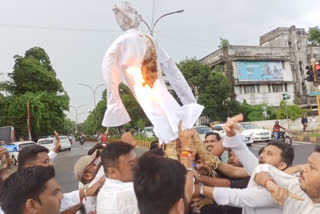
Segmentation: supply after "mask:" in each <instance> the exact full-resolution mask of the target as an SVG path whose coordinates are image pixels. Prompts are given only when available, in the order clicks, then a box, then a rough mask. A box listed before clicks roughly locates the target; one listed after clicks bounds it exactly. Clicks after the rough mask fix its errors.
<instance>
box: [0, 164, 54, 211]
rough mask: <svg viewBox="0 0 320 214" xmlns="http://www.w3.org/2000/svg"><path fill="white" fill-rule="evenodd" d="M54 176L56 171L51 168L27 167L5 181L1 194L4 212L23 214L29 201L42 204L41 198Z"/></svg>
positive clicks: (0, 199) (0, 198) (0, 201)
mask: <svg viewBox="0 0 320 214" xmlns="http://www.w3.org/2000/svg"><path fill="white" fill-rule="evenodd" d="M54 176H55V171H54V168H53V167H51V166H49V167H27V168H22V169H20V170H18V171H16V172H15V173H13V174H12V175H10V176H9V177H8V178H7V179H6V180H5V181H4V184H3V187H2V191H1V194H0V203H1V208H2V210H3V211H4V212H5V213H6V214H22V212H23V209H24V206H25V203H26V201H27V200H28V199H33V200H36V201H38V202H39V203H41V201H40V198H39V196H40V194H41V193H42V192H43V191H44V190H45V189H46V185H47V182H48V181H49V180H50V179H52V178H54Z"/></svg>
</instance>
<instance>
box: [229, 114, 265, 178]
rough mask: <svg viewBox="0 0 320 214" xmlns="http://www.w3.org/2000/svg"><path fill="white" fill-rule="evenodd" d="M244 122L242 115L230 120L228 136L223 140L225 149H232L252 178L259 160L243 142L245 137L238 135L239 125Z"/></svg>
mask: <svg viewBox="0 0 320 214" xmlns="http://www.w3.org/2000/svg"><path fill="white" fill-rule="evenodd" d="M242 120H243V116H242V114H239V115H236V116H234V117H232V118H231V119H229V120H228V121H227V123H226V124H225V126H224V128H225V130H226V136H225V138H224V140H223V145H224V147H227V148H231V149H232V151H233V152H234V154H235V155H236V156H237V158H238V159H239V160H240V162H241V164H242V165H243V167H244V168H245V170H246V171H247V173H248V174H249V175H250V176H251V175H252V173H253V171H254V169H255V168H256V167H257V166H258V164H259V161H258V158H257V157H256V156H255V155H254V154H253V153H252V152H251V151H250V150H249V148H248V147H247V145H246V144H245V143H244V142H243V138H244V137H243V135H242V134H240V133H238V129H239V125H238V123H239V122H240V121H242Z"/></svg>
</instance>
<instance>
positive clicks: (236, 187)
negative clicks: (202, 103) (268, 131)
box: [0, 115, 320, 214]
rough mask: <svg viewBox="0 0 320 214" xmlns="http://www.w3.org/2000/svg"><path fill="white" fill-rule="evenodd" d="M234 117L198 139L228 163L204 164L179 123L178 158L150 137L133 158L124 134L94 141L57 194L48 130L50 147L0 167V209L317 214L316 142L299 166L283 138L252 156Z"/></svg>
mask: <svg viewBox="0 0 320 214" xmlns="http://www.w3.org/2000/svg"><path fill="white" fill-rule="evenodd" d="M241 119H242V118H241V115H238V116H235V117H233V118H231V119H229V120H228V121H227V123H226V124H225V130H226V136H225V137H224V138H223V139H222V138H221V136H220V135H219V134H217V133H208V134H207V135H206V137H205V141H204V144H203V145H204V146H205V148H206V149H207V154H210V156H216V157H221V156H222V155H223V153H225V152H226V151H227V153H228V161H227V162H223V161H218V163H217V164H216V165H215V166H214V167H213V166H210V165H208V164H207V161H206V160H205V159H204V157H202V156H201V154H200V153H197V151H196V150H195V149H194V148H195V146H194V141H195V136H196V135H197V133H196V132H195V131H194V130H190V129H187V130H182V129H181V123H180V125H179V138H178V139H177V140H176V142H177V151H178V157H177V160H174V159H171V158H167V156H166V153H165V152H164V148H163V147H161V146H160V145H159V143H158V142H156V141H155V142H153V143H152V144H151V147H150V148H151V149H150V151H148V152H146V153H144V154H143V155H142V156H141V157H137V154H136V153H135V149H134V148H135V146H136V141H135V139H134V138H133V136H132V134H131V133H125V134H124V135H123V136H122V138H121V141H119V142H113V143H98V144H97V145H95V146H94V147H93V148H92V149H90V150H89V151H88V155H84V156H83V157H81V158H80V159H79V160H77V162H76V163H75V165H74V174H75V177H76V178H77V179H78V181H79V189H78V190H75V191H73V192H70V193H63V194H62V192H61V187H60V185H59V184H58V182H57V181H56V180H55V169H54V164H53V162H54V159H55V157H56V155H57V152H58V150H59V146H60V143H59V136H58V134H57V133H55V135H56V138H57V144H56V147H55V149H54V150H53V151H48V149H46V148H44V147H42V146H40V145H32V146H28V147H25V148H23V149H22V150H21V151H20V153H19V156H18V169H17V170H16V171H15V172H14V171H12V170H11V169H10V166H9V167H8V166H7V165H6V167H5V168H2V169H1V170H0V206H1V211H0V213H6V214H29V213H30V214H31V213H32V214H51V213H52V214H56V213H88V214H109V213H110V214H135V213H140V214H173V213H176V214H184V213H204V214H209V213H221V214H238V213H239V214H240V213H244V214H266V213H268V214H270V213H272V214H277V213H279V214H280V213H285V214H289V213H290V214H292V213H298V214H299V213H306V214H313V213H314V214H315V213H320V147H316V148H315V151H314V152H313V153H312V154H311V155H310V156H309V158H308V160H306V164H304V165H298V166H292V162H293V160H294V149H293V148H292V146H291V145H288V144H284V143H278V142H271V143H269V144H267V145H266V146H265V147H264V148H262V149H261V150H260V152H259V156H258V157H256V156H255V155H254V154H253V153H252V152H251V151H250V150H249V149H248V147H247V146H246V144H245V143H244V142H243V139H242V135H241V133H239V132H238V128H237V123H238V122H239V121H240V120H241ZM0 153H1V154H0V155H4V154H5V151H4V150H2V149H1V151H0ZM220 160H221V159H220Z"/></svg>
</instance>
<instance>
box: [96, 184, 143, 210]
mask: <svg viewBox="0 0 320 214" xmlns="http://www.w3.org/2000/svg"><path fill="white" fill-rule="evenodd" d="M106 213H108V214H136V213H138V202H137V198H136V195H135V192H134V188H133V182H126V183H124V182H121V181H119V180H114V179H109V178H106V181H105V183H104V185H103V186H102V188H101V189H100V191H99V193H98V196H97V214H106Z"/></svg>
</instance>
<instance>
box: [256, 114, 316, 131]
mask: <svg viewBox="0 0 320 214" xmlns="http://www.w3.org/2000/svg"><path fill="white" fill-rule="evenodd" d="M275 121H276V120H263V121H254V122H252V123H253V124H255V125H256V126H258V127H260V128H265V129H268V130H270V131H272V128H273V125H274V123H275ZM279 122H280V125H281V126H283V127H284V128H287V127H288V126H287V120H285V119H284V120H279ZM289 128H290V129H289V130H290V131H302V130H303V126H302V124H301V118H299V119H296V120H294V121H292V120H289ZM319 128H320V121H319V117H318V116H314V117H308V127H307V131H318V130H319Z"/></svg>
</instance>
